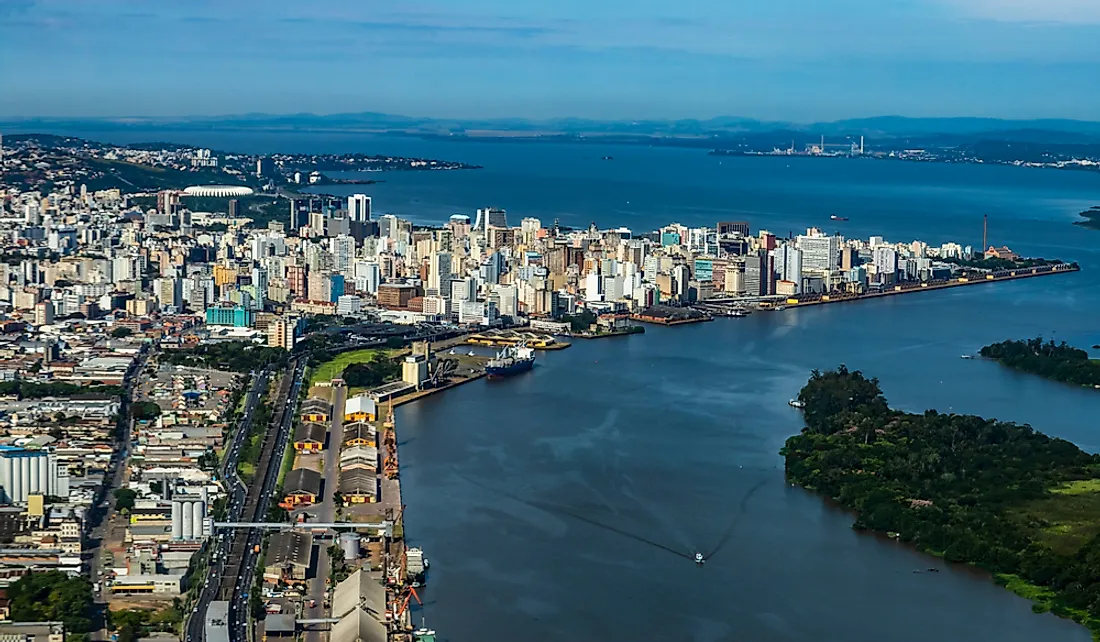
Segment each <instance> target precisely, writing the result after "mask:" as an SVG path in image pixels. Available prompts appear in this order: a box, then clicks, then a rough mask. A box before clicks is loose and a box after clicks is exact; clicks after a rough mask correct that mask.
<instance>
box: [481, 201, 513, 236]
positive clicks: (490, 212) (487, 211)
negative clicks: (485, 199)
mask: <svg viewBox="0 0 1100 642" xmlns="http://www.w3.org/2000/svg"><path fill="white" fill-rule="evenodd" d="M490 227H508V216H507V214H506V213H505V211H504V210H502V209H497V208H495V207H486V208H484V209H479V210H478V211H477V218H476V219H474V229H475V230H481V231H482V232H485V233H488V232H489V228H490Z"/></svg>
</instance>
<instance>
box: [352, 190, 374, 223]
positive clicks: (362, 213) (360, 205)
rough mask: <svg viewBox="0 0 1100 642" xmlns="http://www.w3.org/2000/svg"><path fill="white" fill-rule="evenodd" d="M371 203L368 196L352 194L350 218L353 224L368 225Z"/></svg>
mask: <svg viewBox="0 0 1100 642" xmlns="http://www.w3.org/2000/svg"><path fill="white" fill-rule="evenodd" d="M370 212H371V201H370V197H369V196H367V195H366V194H352V195H351V196H349V197H348V218H350V219H351V221H352V222H353V223H366V222H367V221H369V220H370Z"/></svg>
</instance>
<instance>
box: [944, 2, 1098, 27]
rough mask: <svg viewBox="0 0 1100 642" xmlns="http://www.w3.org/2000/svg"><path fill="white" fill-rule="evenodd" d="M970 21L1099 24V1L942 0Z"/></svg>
mask: <svg viewBox="0 0 1100 642" xmlns="http://www.w3.org/2000/svg"><path fill="white" fill-rule="evenodd" d="M939 2H941V3H943V4H945V5H947V6H948V7H951V8H953V9H955V10H957V11H960V12H961V13H963V15H966V16H968V17H971V18H979V19H982V20H994V21H998V22H1046V23H1052V22H1053V23H1060V24H1067V25H1100V0H939Z"/></svg>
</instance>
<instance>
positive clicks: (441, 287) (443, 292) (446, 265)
mask: <svg viewBox="0 0 1100 642" xmlns="http://www.w3.org/2000/svg"><path fill="white" fill-rule="evenodd" d="M428 289H434V290H435V291H436V292H438V293H439V296H441V297H450V296H451V254H450V253H449V252H435V253H433V254H432V255H431V257H430V259H429V261H428Z"/></svg>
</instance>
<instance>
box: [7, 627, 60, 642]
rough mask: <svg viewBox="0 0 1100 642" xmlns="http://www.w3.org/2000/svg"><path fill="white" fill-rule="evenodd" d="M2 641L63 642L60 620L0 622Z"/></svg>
mask: <svg viewBox="0 0 1100 642" xmlns="http://www.w3.org/2000/svg"><path fill="white" fill-rule="evenodd" d="M0 640H3V641H4V642H65V624H64V623H62V622H0Z"/></svg>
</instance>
